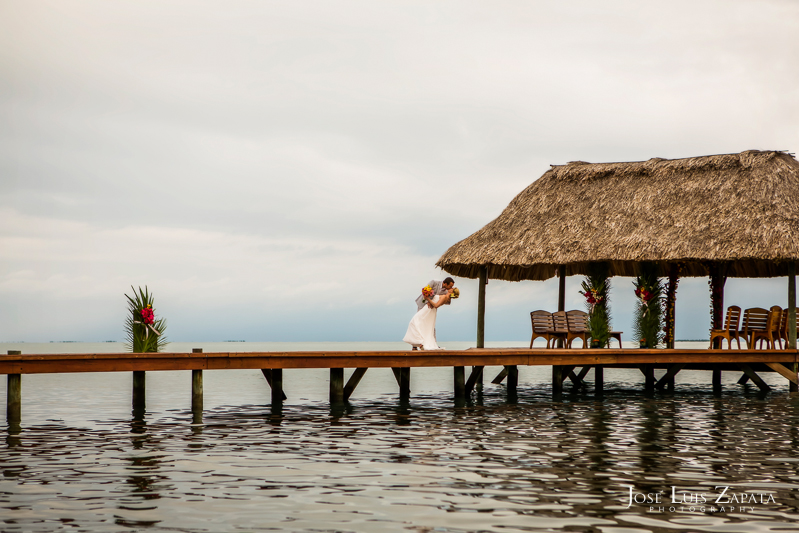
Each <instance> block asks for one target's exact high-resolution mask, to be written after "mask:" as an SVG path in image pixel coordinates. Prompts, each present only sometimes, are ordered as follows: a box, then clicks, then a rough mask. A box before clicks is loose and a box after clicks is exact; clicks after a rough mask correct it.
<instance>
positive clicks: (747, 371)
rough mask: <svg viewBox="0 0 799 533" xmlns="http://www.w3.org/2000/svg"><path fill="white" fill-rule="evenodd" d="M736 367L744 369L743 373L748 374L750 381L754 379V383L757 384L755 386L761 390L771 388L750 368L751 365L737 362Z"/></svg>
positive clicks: (765, 390) (766, 390)
mask: <svg viewBox="0 0 799 533" xmlns="http://www.w3.org/2000/svg"><path fill="white" fill-rule="evenodd" d="M738 368H740V369H741V370H743V371H744V373H745V374H746V375H747V376H749V379H751V380H752V381H754V383H755V385H757V386H758V387H759V388H760V390H762V391H763V392H768V391H770V390H771V387H769V386H768V384H767V383H766V382H765V381H763V380H762V379H760V376H758V375H757V374H756V373H755V371H754V370H752V367H751V366H749V365H747V364H745V363H738Z"/></svg>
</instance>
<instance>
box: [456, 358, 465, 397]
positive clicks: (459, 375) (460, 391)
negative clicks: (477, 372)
mask: <svg viewBox="0 0 799 533" xmlns="http://www.w3.org/2000/svg"><path fill="white" fill-rule="evenodd" d="M453 370H454V372H453V374H454V376H453V377H454V384H455V399H456V400H462V399H464V398H466V367H463V366H456V367H453Z"/></svg>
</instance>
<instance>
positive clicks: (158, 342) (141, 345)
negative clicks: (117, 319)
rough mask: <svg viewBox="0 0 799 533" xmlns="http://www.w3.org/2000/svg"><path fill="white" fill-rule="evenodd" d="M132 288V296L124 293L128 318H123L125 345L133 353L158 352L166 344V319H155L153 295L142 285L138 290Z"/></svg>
mask: <svg viewBox="0 0 799 533" xmlns="http://www.w3.org/2000/svg"><path fill="white" fill-rule="evenodd" d="M131 289H133V298H131V297H130V296H128V295H127V294H126V295H125V298H127V299H128V311H129V314H128V318H127V320H125V332H126V333H127V335H126V337H127V340H126V342H125V347H126V348H127V349H129V350H131V351H133V352H134V353H148V352H160V351H161V349H162V348H163V347H164V346H166V344H167V340H166V337H165V336H164V330H165V329H166V319H163V318H159V319H158V320H156V319H155V311H154V310H153V295H152V294H150V292H149V291H148V290H147V287H146V286H145V287H144V290H142V289H141V287H139V291H138V292H136V289H134V288H133V287H132V286H131Z"/></svg>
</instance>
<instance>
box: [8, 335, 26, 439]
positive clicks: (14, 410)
mask: <svg viewBox="0 0 799 533" xmlns="http://www.w3.org/2000/svg"><path fill="white" fill-rule="evenodd" d="M8 355H22V351H20V350H8ZM7 383H8V384H7V388H6V420H7V422H8V425H9V426H16V425H18V424H19V423H20V422H21V421H22V374H8V378H7Z"/></svg>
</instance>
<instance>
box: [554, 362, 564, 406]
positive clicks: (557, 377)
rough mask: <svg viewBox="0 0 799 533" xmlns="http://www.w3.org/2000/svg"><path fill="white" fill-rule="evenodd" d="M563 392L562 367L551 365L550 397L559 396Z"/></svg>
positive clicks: (555, 397)
mask: <svg viewBox="0 0 799 533" xmlns="http://www.w3.org/2000/svg"><path fill="white" fill-rule="evenodd" d="M561 394H563V367H562V366H560V365H552V398H554V399H557V398H560V396H561Z"/></svg>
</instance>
